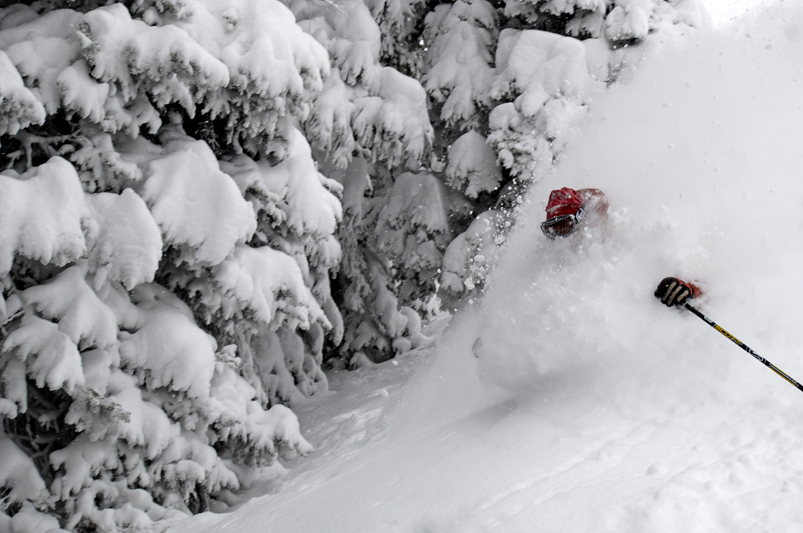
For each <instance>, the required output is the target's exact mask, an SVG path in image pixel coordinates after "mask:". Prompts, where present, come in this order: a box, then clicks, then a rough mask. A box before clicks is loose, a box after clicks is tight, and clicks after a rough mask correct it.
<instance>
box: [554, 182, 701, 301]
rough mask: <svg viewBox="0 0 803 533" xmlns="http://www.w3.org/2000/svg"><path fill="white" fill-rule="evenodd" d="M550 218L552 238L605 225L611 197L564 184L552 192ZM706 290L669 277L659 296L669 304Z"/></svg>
mask: <svg viewBox="0 0 803 533" xmlns="http://www.w3.org/2000/svg"><path fill="white" fill-rule="evenodd" d="M546 215H547V218H546V220H545V221H544V222H543V223H542V224H541V231H543V232H544V235H546V236H547V237H549V238H550V239H553V240H554V239H555V237H568V236H569V235H571V234H573V233H574V232H575V231H577V229H578V228H582V227H587V226H594V225H597V226H604V225H605V224H606V223H607V221H608V198H607V196H605V193H603V192H602V191H601V190H599V189H580V190H574V189H570V188H569V187H563V188H561V189H557V190H554V191H552V192H551V193H549V201H548V202H547V205H546ZM701 294H702V291H701V290H700V288H699V287H698V286H697V285H694V284H693V283H687V282H685V281H683V280H681V279H678V278H674V277H667V278H664V279H663V280H661V283H659V284H658V288H656V289H655V297H656V298H660V299H661V302H662V303H664V304H665V305H666V306H667V307H672V306H673V305H683V304H684V303H685V302H686V300H688V299H692V298H698V297H700V295H701Z"/></svg>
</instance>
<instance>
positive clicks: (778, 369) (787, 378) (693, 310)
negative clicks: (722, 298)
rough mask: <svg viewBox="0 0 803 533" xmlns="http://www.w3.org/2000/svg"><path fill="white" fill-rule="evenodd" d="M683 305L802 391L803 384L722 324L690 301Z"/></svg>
mask: <svg viewBox="0 0 803 533" xmlns="http://www.w3.org/2000/svg"><path fill="white" fill-rule="evenodd" d="M683 307H685V308H686V309H688V310H689V311H691V312H692V313H694V314H695V315H697V316H699V317H700V318H701V319H703V321H704V322H705V323H706V324H708V325H709V326H711V327H712V328H714V329H715V330H717V331H719V332H720V333H722V334H723V335H725V336H726V337H727V338H729V339H730V340H732V341H733V342H734V343H736V345H737V346H738V347H739V348H741V349H742V350H744V351H745V352H747V353H749V354H750V355H752V356H753V357H755V358H756V359H757V360H758V361H759V362H760V363H761V364H763V365H765V366H766V367H768V368H769V369H770V370H772V371H773V372H775V373H776V374H778V375H779V376H781V377H782V378H784V379H785V380H786V381H788V382H789V383H791V384H792V385H794V386H795V387H797V388H798V389H800V390H801V391H803V386H801V385H800V383H798V382H797V381H795V380H794V379H792V377H791V376H790V375H789V374H787V373H786V372H784V371H783V370H781V369H780V368H778V367H777V366H775V365H773V364H772V363H770V362H769V361H767V360H766V359H764V358H763V357H761V356H760V355H758V354H757V353H756V352H754V351H753V350H752V349H751V348H750V347H749V346H748V345H746V344H745V343H743V342H742V341H740V340H739V339H737V338H736V337H734V336H733V335H731V334H730V333H728V332H727V331H725V329H724V328H723V327H722V326H720V325H719V324H717V323H716V322H714V321H713V320H711V319H710V318H708V317H707V316H705V315H704V314H702V313H701V312H700V311H698V310H697V309H696V308H695V307H692V305H691V304H690V303H688V302H686V303H684V304H683Z"/></svg>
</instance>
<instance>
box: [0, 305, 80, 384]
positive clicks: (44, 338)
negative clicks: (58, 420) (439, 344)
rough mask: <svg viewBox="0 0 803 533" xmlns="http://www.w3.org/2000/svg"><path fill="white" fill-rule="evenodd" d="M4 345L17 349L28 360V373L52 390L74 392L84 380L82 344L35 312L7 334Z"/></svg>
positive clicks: (15, 350) (23, 358) (21, 356)
mask: <svg viewBox="0 0 803 533" xmlns="http://www.w3.org/2000/svg"><path fill="white" fill-rule="evenodd" d="M2 349H3V351H12V350H13V351H14V352H15V353H16V354H17V357H19V358H20V359H21V360H22V361H23V362H24V363H26V366H27V372H28V375H29V376H30V377H31V378H33V379H34V381H35V382H36V386H37V387H38V388H40V389H42V388H44V387H45V385H47V387H48V388H49V389H50V390H54V391H55V390H59V389H64V390H66V391H67V393H72V391H73V390H75V388H76V387H77V386H81V385H83V384H84V374H83V372H82V370H81V354H79V353H78V348H77V347H76V346H75V344H73V342H72V340H70V338H69V337H68V336H67V335H66V334H65V333H63V332H61V331H59V328H58V326H57V325H56V324H54V323H53V322H49V321H47V320H43V319H41V318H39V317H37V316H36V315H34V314H32V313H29V314H26V315H25V316H24V317H23V318H22V323H21V325H20V327H19V328H17V329H16V330H14V331H12V332H11V333H10V334H9V335H8V337H6V340H5V342H4V343H3V346H2Z"/></svg>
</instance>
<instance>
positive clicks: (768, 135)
mask: <svg viewBox="0 0 803 533" xmlns="http://www.w3.org/2000/svg"><path fill="white" fill-rule="evenodd" d="M789 4H790V2H786V3H783V2H782V3H780V5H779V6H778V7H776V8H772V9H769V10H766V11H763V12H762V13H760V14H758V15H756V16H755V18H752V16H751V18H749V19H748V18H746V19H744V20H742V21H740V22H739V23H738V24H737V25H734V26H728V27H724V28H720V29H719V31H718V32H717V33H705V32H701V35H698V36H696V37H693V38H691V39H689V40H687V41H686V42H685V43H684V45H683V47H682V49H678V48H677V47H676V46H674V45H670V46H665V47H657V48H654V49H653V50H652V51H651V57H649V58H648V60H647V61H646V62H645V64H644V66H643V67H641V68H640V69H638V71H637V72H636V73H635V75H634V76H633V78H632V80H631V81H629V82H628V83H623V84H620V85H619V86H616V87H615V88H613V89H612V90H610V91H609V92H607V93H606V94H605V95H603V96H601V97H599V98H598V100H597V101H596V102H595V103H594V105H593V108H592V112H591V115H590V116H589V118H588V120H587V121H586V123H585V124H584V125H583V127H582V130H581V131H580V133H579V135H578V137H577V138H576V139H575V140H574V141H573V142H572V143H571V145H570V148H569V150H568V151H567V152H566V153H565V154H564V156H563V159H562V162H561V164H560V165H559V167H558V168H557V171H556V172H555V173H554V174H552V175H550V176H548V177H546V178H545V179H544V180H543V181H541V182H540V183H538V184H537V185H536V186H534V187H533V190H532V192H531V195H530V199H529V203H528V205H527V207H526V208H525V211H524V214H523V215H522V218H521V219H520V222H519V226H518V229H517V231H516V232H515V233H514V234H513V235H512V237H511V239H510V241H509V245H508V250H507V252H506V256H505V257H504V258H503V260H502V263H501V264H500V266H499V268H498V269H497V271H496V272H495V274H494V276H493V279H492V282H491V285H490V287H489V290H488V292H487V294H486V296H485V298H484V299H483V301H481V302H475V304H474V305H472V306H470V307H469V308H468V309H466V310H465V311H464V312H462V313H460V314H458V315H457V316H456V317H455V318H454V319H453V320H452V321H451V323H450V324H449V325H448V327H447V329H446V330H445V332H444V333H443V335H442V336H440V337H439V339H438V341H437V342H436V343H435V344H434V345H433V346H430V347H429V348H425V349H419V350H417V351H415V352H413V353H412V354H411V355H408V356H405V357H404V358H401V359H400V360H398V361H392V362H388V363H384V364H382V365H378V366H376V367H374V368H368V369H362V370H360V371H358V372H354V373H344V372H338V373H336V374H333V375H332V380H331V383H332V389H333V391H336V392H334V393H332V394H331V395H329V396H327V397H325V398H323V399H318V400H315V401H314V402H311V403H310V404H309V405H306V406H302V407H299V408H298V409H297V412H298V414H299V418H300V419H301V422H302V431H303V433H304V435H305V437H306V438H307V439H308V440H309V441H310V442H311V443H313V444H314V445H315V446H316V448H317V452H316V453H315V454H313V456H311V457H310V458H306V459H304V460H301V461H299V462H298V463H297V464H295V465H294V466H292V468H291V470H290V473H289V475H288V476H287V477H286V478H285V479H284V480H281V481H277V482H276V483H275V485H274V486H273V487H272V488H271V487H269V488H270V489H271V492H272V493H271V494H269V495H267V496H265V497H261V498H256V499H253V500H251V501H249V502H248V503H247V504H245V505H242V506H240V507H239V508H237V509H236V510H234V511H233V512H232V513H231V514H219V515H213V514H209V513H208V514H204V515H199V516H196V517H194V518H192V519H189V520H184V521H182V522H179V523H176V524H174V525H173V527H172V528H171V529H170V531H171V532H176V533H179V532H192V533H201V532H211V531H237V532H238V533H247V532H257V531H260V532H261V531H266V530H270V531H281V532H324V531H326V532H350V533H351V532H420V533H424V532H432V533H435V532H460V533H463V532H465V533H474V532H505V533H510V532H535V531H537V532H539V533H540V532H588V531H595V532H610V533H614V532H615V533H627V532H633V533H645V532H647V533H660V532H667V533H670V532H671V533H677V532H679V531H683V532H709V531H710V532H728V533H738V532H745V533H747V532H751V533H754V532H758V531H772V532H785V531H788V532H795V531H800V530H801V528H803V505H801V504H803V452H801V444H803V423H801V422H803V394H802V393H801V392H800V391H798V390H796V389H795V388H794V387H792V386H790V385H789V384H788V383H786V382H785V381H784V380H782V379H781V378H780V377H778V376H777V375H775V374H774V373H772V372H771V371H770V370H768V369H767V368H765V367H764V366H762V365H760V364H759V363H758V362H757V361H755V360H754V359H753V358H752V357H750V356H749V355H748V354H747V353H745V352H743V351H742V350H740V349H739V348H738V347H736V346H735V345H734V344H732V343H731V342H729V341H728V340H727V339H725V338H724V337H723V336H722V335H720V334H718V333H717V332H716V331H714V330H713V329H711V328H710V327H708V326H706V325H705V324H704V323H703V322H702V321H700V320H699V319H698V318H696V317H694V316H693V315H691V313H688V312H687V311H683V310H678V309H667V308H665V307H663V306H661V305H659V304H658V302H657V300H656V299H655V298H653V296H652V291H653V290H654V287H655V285H656V284H657V283H658V281H660V279H661V278H663V277H664V276H667V275H676V276H680V277H684V278H687V279H689V280H696V281H698V282H700V283H701V284H702V285H703V287H704V290H705V295H704V297H703V298H701V299H700V300H698V301H696V302H695V305H697V306H698V307H699V308H700V309H702V310H703V312H705V313H706V314H708V315H709V316H710V317H711V318H713V319H714V320H716V321H717V322H719V323H720V324H721V325H722V326H723V327H725V328H726V329H728V330H729V331H730V332H731V333H733V334H734V335H736V336H737V337H738V338H739V339H741V340H743V341H744V342H745V343H747V344H748V345H750V346H751V347H752V348H753V349H755V350H756V351H757V352H758V353H759V354H761V355H763V356H764V357H766V358H768V359H769V360H770V361H772V362H773V363H774V364H776V365H777V366H779V367H780V368H782V369H783V370H785V371H786V372H788V373H789V374H790V375H792V376H793V377H795V378H796V379H798V380H801V379H803V355H802V354H803V328H802V327H801V323H803V322H802V320H803V319H802V318H801V317H803V281H801V276H800V274H799V270H800V265H801V264H802V263H803V179H801V177H803V148H801V146H803V143H802V142H801V141H803V99H801V95H803V92H802V91H801V87H803V7H800V6H790V5H789ZM561 186H570V187H577V188H580V187H598V188H601V189H603V190H604V191H605V192H606V193H607V195H608V197H609V199H610V202H611V217H610V221H609V224H608V227H607V229H606V230H604V231H603V230H601V229H599V228H598V229H593V230H591V231H590V232H587V233H584V234H577V235H575V236H573V237H572V238H570V239H566V240H558V241H555V242H551V241H548V240H546V239H545V238H544V237H543V236H542V235H541V233H540V231H539V230H538V224H539V223H540V221H541V220H542V219H543V207H544V203H545V200H546V197H547V195H548V192H549V191H550V190H551V189H553V188H557V187H561ZM478 335H479V336H482V339H483V348H482V350H481V351H480V357H479V358H475V357H474V355H473V354H472V350H471V345H472V343H473V342H474V340H475V338H476V337H477V336H478Z"/></svg>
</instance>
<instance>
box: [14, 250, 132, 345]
mask: <svg viewBox="0 0 803 533" xmlns="http://www.w3.org/2000/svg"><path fill="white" fill-rule="evenodd" d="M87 271H88V265H87V263H86V261H81V262H79V263H78V264H77V265H76V266H72V267H70V268H68V269H66V270H64V271H62V272H61V273H60V274H59V275H58V276H56V277H55V278H54V279H53V280H51V281H49V282H47V283H44V284H42V285H36V286H34V287H31V288H29V289H26V290H25V291H24V292H23V293H22V299H23V301H25V303H27V304H29V305H32V306H33V307H34V308H35V309H36V311H37V312H38V313H39V314H41V315H42V316H44V317H45V318H48V319H54V320H57V321H58V325H59V330H60V331H61V332H63V333H65V334H66V335H67V336H68V337H69V338H70V340H71V341H72V342H73V343H74V344H75V345H76V346H78V347H79V348H81V349H82V350H83V349H86V348H89V347H95V348H108V347H110V346H112V345H114V344H115V343H116V342H117V317H116V315H115V314H114V311H112V310H111V309H110V308H109V307H108V306H107V305H106V304H104V303H103V302H102V301H101V300H100V298H98V296H97V294H96V293H95V291H94V290H92V288H91V287H90V286H89V285H87V283H86V275H87Z"/></svg>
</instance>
